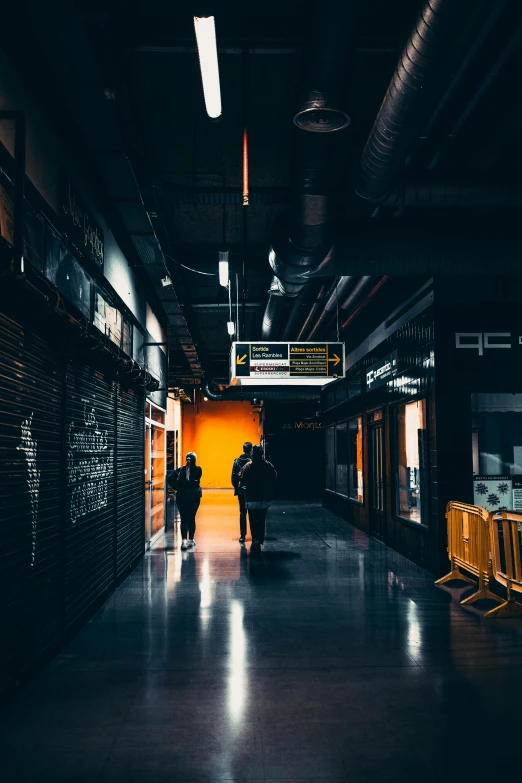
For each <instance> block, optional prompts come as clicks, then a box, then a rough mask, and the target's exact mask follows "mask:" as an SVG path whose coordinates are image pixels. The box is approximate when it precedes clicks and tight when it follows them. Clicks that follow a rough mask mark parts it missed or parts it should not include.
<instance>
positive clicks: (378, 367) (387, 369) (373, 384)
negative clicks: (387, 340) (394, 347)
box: [366, 351, 397, 391]
mask: <svg viewBox="0 0 522 783" xmlns="http://www.w3.org/2000/svg"><path fill="white" fill-rule="evenodd" d="M396 374H397V351H394V352H393V353H390V354H388V356H385V357H384V358H383V359H380V360H379V361H378V362H375V364H372V366H371V367H370V369H369V370H367V371H366V389H367V390H368V391H373V389H377V388H378V387H379V386H382V385H383V384H385V383H386V382H387V381H389V380H390V378H392V377H393V376H394V375H396Z"/></svg>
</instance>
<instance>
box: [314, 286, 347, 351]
mask: <svg viewBox="0 0 522 783" xmlns="http://www.w3.org/2000/svg"><path fill="white" fill-rule="evenodd" d="M351 284H352V276H351V275H345V276H343V277H339V278H338V279H337V280H335V281H334V284H333V285H332V287H331V288H330V290H329V292H328V296H327V299H326V302H325V305H324V307H323V311H322V313H321V315H320V316H319V318H318V319H317V321H316V322H315V324H314V325H313V326H312V329H311V330H310V332H309V334H308V340H311V339H312V337H313V336H314V335H315V334H317V332H319V331H320V330H321V327H322V326H323V324H324V322H325V321H326V320H327V319H329V317H330V316H331V315H332V314H333V313H334V312H335V310H336V308H339V304H340V302H342V301H343V300H344V297H345V295H346V292H347V291H348V288H349V287H350V285H351Z"/></svg>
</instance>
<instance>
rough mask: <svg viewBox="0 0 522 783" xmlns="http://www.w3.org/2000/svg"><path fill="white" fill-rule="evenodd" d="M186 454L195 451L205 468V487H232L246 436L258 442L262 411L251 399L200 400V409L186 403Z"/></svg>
mask: <svg viewBox="0 0 522 783" xmlns="http://www.w3.org/2000/svg"><path fill="white" fill-rule="evenodd" d="M182 421H183V423H182V432H183V440H182V442H183V454H182V464H185V455H186V453H187V451H195V452H196V454H197V455H198V465H201V468H202V469H203V476H202V479H201V486H202V487H209V488H212V489H230V488H231V486H232V485H231V483H230V474H231V473H232V463H233V462H234V460H235V458H236V457H239V455H240V454H241V453H242V451H243V443H244V442H245V441H247V440H250V441H252V443H254V444H256V443H259V441H260V438H261V429H260V424H259V413H254V412H253V409H252V406H251V405H250V403H249V402H212V401H211V400H209V401H208V402H204V401H202V402H201V409H200V410H199V412H198V411H197V409H196V408H194V407H193V406H192V405H184V406H183V420H182Z"/></svg>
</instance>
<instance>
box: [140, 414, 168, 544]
mask: <svg viewBox="0 0 522 783" xmlns="http://www.w3.org/2000/svg"><path fill="white" fill-rule="evenodd" d="M166 462H167V453H166V435H165V412H164V411H162V410H161V408H158V407H157V406H155V405H153V404H152V403H150V402H147V405H146V413H145V548H146V549H148V548H149V547H150V545H151V543H152V542H153V541H154V539H155V538H156V537H157V536H158V535H159V534H160V533H161V532H162V531H163V530H164V529H165V474H166Z"/></svg>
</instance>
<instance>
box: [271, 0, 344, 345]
mask: <svg viewBox="0 0 522 783" xmlns="http://www.w3.org/2000/svg"><path fill="white" fill-rule="evenodd" d="M351 12H352V9H351V3H349V2H346V3H342V4H339V3H334V2H331V3H329V7H328V13H327V15H326V17H325V19H324V20H323V23H322V25H321V32H320V39H319V42H318V45H317V48H316V53H315V56H314V58H313V59H312V66H311V73H310V77H309V91H308V94H307V96H306V98H305V100H304V102H303V104H302V105H301V107H300V109H299V111H298V112H297V113H296V115H295V117H294V123H295V125H296V126H297V127H298V128H299V130H300V131H304V133H300V137H299V144H300V150H299V157H300V165H299V172H298V186H297V194H296V198H295V202H294V208H293V210H292V212H291V214H290V215H288V214H286V215H284V216H282V218H280V219H279V220H278V221H276V223H275V225H274V228H273V233H272V239H271V247H270V252H269V262H270V266H271V267H272V270H273V272H274V278H273V281H272V285H271V287H270V292H269V301H268V304H267V308H266V312H265V317H264V318H263V329H262V336H263V338H264V339H270V338H272V339H273V337H274V336H275V335H277V334H278V331H279V327H280V319H281V315H282V311H283V308H284V300H285V299H288V298H295V297H296V296H298V295H299V293H300V292H301V290H302V289H303V287H304V286H305V285H306V284H307V280H308V279H309V276H310V275H311V274H312V273H313V272H314V271H315V270H316V269H317V268H318V267H320V266H321V264H322V263H324V262H325V260H327V259H328V257H329V256H330V255H331V252H332V242H333V240H332V230H331V224H330V203H329V191H330V180H331V173H332V172H331V164H330V155H331V146H332V145H331V141H330V139H331V136H332V134H335V133H336V132H337V131H339V130H343V129H344V128H346V127H347V126H348V124H349V122H350V120H349V117H348V115H347V114H346V112H345V111H344V107H343V103H342V101H341V99H340V86H341V85H342V80H343V78H344V76H345V72H346V63H347V58H348V54H349V53H351V50H352V46H351V45H350V43H349V42H348V41H347V37H348V36H349V35H350V32H351V29H352V26H351V24H350V19H351Z"/></svg>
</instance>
